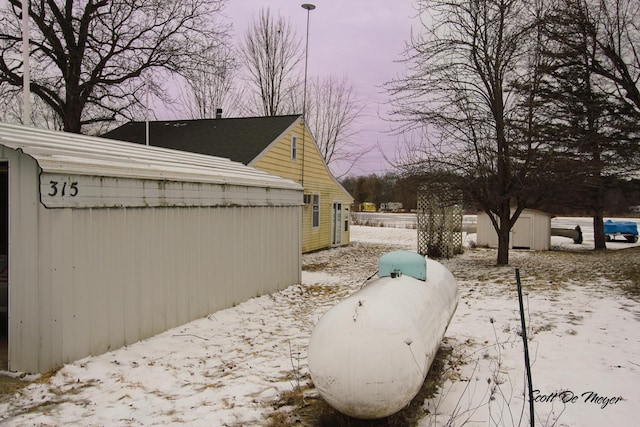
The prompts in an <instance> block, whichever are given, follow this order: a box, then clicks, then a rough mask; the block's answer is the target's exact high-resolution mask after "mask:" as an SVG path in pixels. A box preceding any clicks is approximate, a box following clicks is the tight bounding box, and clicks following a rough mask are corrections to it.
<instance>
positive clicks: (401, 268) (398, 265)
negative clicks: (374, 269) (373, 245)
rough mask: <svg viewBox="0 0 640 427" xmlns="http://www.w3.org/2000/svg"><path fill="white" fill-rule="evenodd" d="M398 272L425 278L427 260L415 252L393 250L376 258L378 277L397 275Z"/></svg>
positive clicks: (420, 278)
mask: <svg viewBox="0 0 640 427" xmlns="http://www.w3.org/2000/svg"><path fill="white" fill-rule="evenodd" d="M398 272H400V273H402V274H404V275H405V276H410V277H413V278H414V279H418V280H427V261H426V260H425V258H424V257H423V256H422V255H420V254H418V253H415V252H410V251H393V252H389V253H386V254H384V255H382V256H381V257H380V259H379V260H378V276H379V277H397V276H398Z"/></svg>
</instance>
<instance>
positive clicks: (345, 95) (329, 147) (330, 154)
mask: <svg viewBox="0 0 640 427" xmlns="http://www.w3.org/2000/svg"><path fill="white" fill-rule="evenodd" d="M308 97H309V99H308V102H307V104H308V109H307V114H306V115H307V121H308V125H309V128H310V130H311V133H312V134H313V136H314V139H315V141H316V143H317V144H318V148H319V149H320V153H321V154H322V157H323V158H324V161H325V162H326V163H327V165H331V164H332V163H335V162H341V163H347V164H350V165H353V164H354V163H355V162H356V161H357V159H358V158H359V157H361V156H362V150H361V149H360V150H359V149H358V147H357V146H356V145H355V144H354V143H353V140H352V138H353V137H354V136H355V135H356V134H357V133H358V130H357V128H356V126H355V125H356V124H357V120H358V118H360V117H361V115H362V109H363V107H364V105H363V104H362V101H360V100H359V99H358V98H357V97H356V95H355V93H354V91H353V86H352V85H350V84H349V82H348V80H347V78H346V77H343V78H342V79H337V78H335V77H332V76H329V77H326V78H320V77H316V78H314V79H311V84H310V87H309V93H308ZM349 170H350V168H347V172H345V174H346V173H348V171H349Z"/></svg>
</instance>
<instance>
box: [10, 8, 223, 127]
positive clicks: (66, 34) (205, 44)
mask: <svg viewBox="0 0 640 427" xmlns="http://www.w3.org/2000/svg"><path fill="white" fill-rule="evenodd" d="M224 2H225V0H171V1H169V0H148V1H143V2H134V1H124V0H119V1H107V0H82V1H79V0H67V1H66V2H59V1H54V0H43V1H39V2H33V1H32V2H30V7H29V11H28V13H29V17H30V23H31V24H30V26H31V34H30V59H31V77H32V79H31V82H30V90H31V93H32V94H33V95H34V96H36V97H38V98H39V99H41V100H42V101H43V102H44V103H45V104H46V105H47V106H48V107H49V108H50V109H51V110H53V111H54V112H55V114H56V115H57V116H58V117H60V120H61V121H62V123H63V130H65V131H68V132H76V133H79V132H81V130H82V128H83V126H87V125H91V124H95V123H104V122H110V121H113V120H115V119H116V118H118V117H124V118H129V119H131V118H133V117H130V111H131V108H133V107H134V106H136V105H138V106H139V105H140V104H141V100H144V97H143V96H142V94H143V93H144V92H145V86H146V85H145V81H144V80H148V81H150V82H151V84H150V85H149V87H151V88H152V89H155V94H156V96H158V97H160V98H161V99H164V98H163V94H164V93H165V90H164V87H163V85H162V84H161V81H159V80H158V74H156V73H155V71H158V70H164V71H166V72H168V73H176V74H181V73H184V72H185V70H190V69H194V68H203V66H204V64H207V62H208V61H209V60H210V56H209V53H210V52H212V51H215V50H216V48H218V47H219V45H220V44H221V43H225V42H226V38H227V36H228V30H229V27H228V26H227V25H222V24H220V22H219V21H218V19H217V16H218V13H219V12H220V11H221V9H222V7H223V6H224ZM22 12H23V11H22V1H21V0H9V1H8V2H7V3H6V4H5V6H3V7H2V10H1V11H0V13H1V17H0V85H2V86H6V85H9V86H14V87H20V86H22V84H23V82H22V67H23V64H22V57H21V56H20V52H21V41H22V35H21V26H20V19H21V16H22ZM143 74H144V76H143ZM141 77H144V79H143V78H141Z"/></svg>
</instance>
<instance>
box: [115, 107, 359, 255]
mask: <svg viewBox="0 0 640 427" xmlns="http://www.w3.org/2000/svg"><path fill="white" fill-rule="evenodd" d="M148 129H149V134H148V141H149V145H153V146H159V147H165V148H171V149H176V150H182V151H190V152H195V153H201V154H207V155H211V156H216V157H225V158H228V159H231V160H234V161H238V162H241V163H244V164H245V165H248V166H253V167H255V168H256V169H259V170H263V171H266V172H269V173H271V174H274V175H278V176H280V177H283V178H288V179H291V180H293V181H296V182H298V183H300V184H301V185H302V186H303V187H304V207H303V209H302V252H310V251H314V250H318V249H324V248H328V247H332V246H340V245H347V244H349V229H350V226H349V207H350V206H351V203H353V197H351V195H350V194H349V193H348V192H347V191H346V190H345V189H344V188H343V187H342V185H341V184H340V183H339V182H338V180H336V178H335V177H334V176H333V175H332V174H331V171H330V170H329V167H328V166H327V164H326V163H325V162H324V160H323V158H322V155H321V154H320V151H319V150H318V147H317V145H316V143H315V141H314V139H313V137H312V135H311V134H310V132H309V129H308V128H306V127H305V126H304V123H303V120H302V117H301V116H300V115H289V116H273V117H241V118H215V119H201V120H173V121H154V122H150V123H149V126H148ZM103 136H104V137H105V138H111V139H118V140H122V141H129V142H136V143H139V144H145V143H146V141H147V135H146V124H145V122H130V123H127V124H125V125H123V126H120V127H118V128H116V129H114V130H112V131H111V132H108V133H107V134H105V135H103Z"/></svg>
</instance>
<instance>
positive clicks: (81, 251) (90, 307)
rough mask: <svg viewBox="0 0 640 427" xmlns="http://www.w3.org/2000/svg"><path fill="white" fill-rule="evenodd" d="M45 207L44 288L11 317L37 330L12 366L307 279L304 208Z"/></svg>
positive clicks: (34, 364)
mask: <svg viewBox="0 0 640 427" xmlns="http://www.w3.org/2000/svg"><path fill="white" fill-rule="evenodd" d="M40 214H41V221H40V232H39V241H40V242H41V245H40V247H41V251H40V252H41V256H40V261H41V262H42V265H43V267H42V268H41V271H42V275H41V277H40V280H39V281H38V280H34V281H33V282H32V284H33V283H40V289H39V290H34V287H33V286H25V287H24V291H25V292H22V293H21V294H20V293H18V294H17V295H14V296H15V298H14V302H16V303H17V304H16V305H12V306H11V310H12V321H11V324H12V325H14V324H15V326H16V330H17V331H18V332H22V333H29V334H30V335H26V336H20V335H18V337H17V339H16V340H14V339H13V337H12V341H11V347H12V354H15V355H19V358H17V359H15V360H12V361H11V366H10V368H11V369H12V370H20V371H26V372H34V371H42V370H46V369H50V368H52V367H54V366H58V365H60V364H62V363H67V362H71V361H73V360H77V359H79V358H82V357H84V356H87V355H90V354H100V353H103V352H105V351H107V350H110V349H115V348H118V347H121V346H123V345H126V344H131V343H133V342H136V341H139V340H141V339H144V338H147V337H150V336H153V335H155V334H157V333H159V332H162V331H164V330H166V329H168V328H171V327H174V326H178V325H181V324H184V323H186V322H188V321H190V320H193V319H197V318H200V317H203V316H206V315H207V314H209V313H212V312H215V311H217V310H220V309H222V308H226V307H230V306H232V305H234V304H237V303H239V302H242V301H245V300H247V299H249V298H252V297H255V296H258V295H262V294H265V293H269V292H274V291H276V290H279V289H283V288H284V287H286V286H289V285H292V284H295V283H299V280H300V252H299V248H300V234H299V228H298V224H299V222H300V214H301V213H300V208H299V207H296V206H292V207H266V206H265V207H228V208H146V209H142V208H140V209H138V208H134V209H45V208H44V207H40ZM18 246H20V245H18ZM16 249H17V250H18V253H20V250H21V249H20V247H18V248H16ZM49 258H50V262H49V261H48V259H49ZM47 264H48V265H50V268H49V271H50V273H49V274H47V267H46V265H47ZM36 270H37V269H36ZM23 273H24V272H22V273H20V274H23ZM27 300H30V301H32V304H29V303H28V301H27ZM38 301H39V302H38ZM13 314H15V321H14V319H13ZM38 319H40V320H39V321H38ZM34 322H35V323H36V324H35V325H34V324H33V323H34ZM18 324H19V325H20V326H19V327H18V326H17V325H18ZM25 325H26V326H28V327H26V326H25ZM29 355H39V360H37V359H33V357H29ZM16 357H17V356H16Z"/></svg>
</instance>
